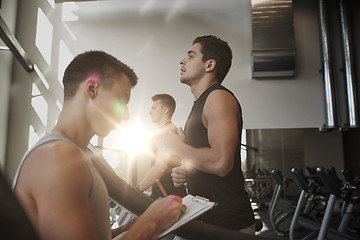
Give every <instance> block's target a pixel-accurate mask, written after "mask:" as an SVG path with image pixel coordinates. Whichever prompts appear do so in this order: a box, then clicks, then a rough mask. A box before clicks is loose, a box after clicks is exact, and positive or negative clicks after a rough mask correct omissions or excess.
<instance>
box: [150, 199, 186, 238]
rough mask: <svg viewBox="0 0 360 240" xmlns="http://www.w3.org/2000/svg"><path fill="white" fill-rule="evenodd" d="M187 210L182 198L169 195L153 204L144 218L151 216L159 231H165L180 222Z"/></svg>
mask: <svg viewBox="0 0 360 240" xmlns="http://www.w3.org/2000/svg"><path fill="white" fill-rule="evenodd" d="M185 210H186V206H185V205H183V204H182V199H181V197H178V196H175V195H169V196H168V197H166V198H163V199H160V200H157V201H155V202H154V203H152V204H151V205H150V206H149V207H148V208H147V210H146V211H145V212H144V216H150V219H152V220H153V221H154V222H155V223H156V224H157V226H158V231H164V230H166V229H168V228H169V227H170V226H171V225H173V224H174V223H175V222H177V221H178V220H179V216H180V214H181V213H182V212H184V211H185Z"/></svg>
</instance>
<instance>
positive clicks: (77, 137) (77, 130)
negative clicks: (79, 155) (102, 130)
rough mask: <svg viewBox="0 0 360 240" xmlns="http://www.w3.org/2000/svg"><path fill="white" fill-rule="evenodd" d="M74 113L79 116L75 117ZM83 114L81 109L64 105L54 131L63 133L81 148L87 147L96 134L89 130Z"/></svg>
mask: <svg viewBox="0 0 360 240" xmlns="http://www.w3.org/2000/svg"><path fill="white" fill-rule="evenodd" d="M74 114H77V116H76V117H74ZM82 115H83V114H82V113H81V111H74V110H73V109H72V107H71V106H65V105H64V107H63V110H62V111H61V113H60V116H59V118H58V122H57V124H56V126H55V127H54V129H53V131H57V132H61V133H63V134H64V135H65V136H66V137H67V138H69V139H70V140H71V141H73V142H74V143H75V144H76V145H77V146H79V147H80V148H81V149H86V147H87V145H88V144H89V141H90V139H91V138H92V136H93V135H94V134H93V133H92V132H89V131H88V128H87V122H86V121H83V119H84V118H83V117H82ZM79 119H80V120H79ZM72 120H74V121H72Z"/></svg>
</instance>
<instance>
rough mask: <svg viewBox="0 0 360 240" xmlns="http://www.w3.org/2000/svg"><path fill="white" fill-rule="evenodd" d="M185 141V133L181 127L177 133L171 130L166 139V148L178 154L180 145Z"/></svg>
mask: <svg viewBox="0 0 360 240" xmlns="http://www.w3.org/2000/svg"><path fill="white" fill-rule="evenodd" d="M183 143H185V135H184V132H183V130H182V128H181V127H179V128H178V131H177V134H176V133H174V132H170V133H169V134H168V135H167V136H166V139H165V148H166V149H167V150H168V151H169V152H171V153H172V154H175V155H177V149H178V147H179V145H181V144H183Z"/></svg>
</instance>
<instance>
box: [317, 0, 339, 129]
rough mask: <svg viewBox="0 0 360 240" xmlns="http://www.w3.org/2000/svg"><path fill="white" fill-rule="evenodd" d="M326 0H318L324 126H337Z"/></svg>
mask: <svg viewBox="0 0 360 240" xmlns="http://www.w3.org/2000/svg"><path fill="white" fill-rule="evenodd" d="M326 2H327V1H325V0H318V11H319V12H318V15H319V32H320V40H321V55H322V56H321V57H322V59H321V60H322V65H323V66H322V68H323V69H322V72H323V78H324V85H325V86H324V87H325V104H326V124H325V125H326V126H325V127H326V128H336V127H338V117H337V116H338V114H337V107H336V95H335V82H334V81H335V80H334V72H333V71H334V70H333V63H332V62H333V59H332V53H331V45H330V34H329V25H328V16H327V3H326Z"/></svg>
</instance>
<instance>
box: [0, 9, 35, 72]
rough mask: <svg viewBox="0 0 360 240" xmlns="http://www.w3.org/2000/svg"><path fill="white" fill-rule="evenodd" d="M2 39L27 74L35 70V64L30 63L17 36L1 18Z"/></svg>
mask: <svg viewBox="0 0 360 240" xmlns="http://www.w3.org/2000/svg"><path fill="white" fill-rule="evenodd" d="M0 38H1V39H2V40H3V42H4V43H5V44H6V45H7V46H8V47H9V49H10V51H11V52H12V53H13V54H14V56H15V57H16V59H17V60H18V61H19V62H20V64H21V65H22V66H23V67H24V68H25V70H26V71H27V72H31V71H33V70H34V66H33V64H32V63H31V62H30V60H29V58H28V56H27V55H26V53H25V51H24V49H23V48H22V47H21V45H20V44H19V42H18V41H17V40H16V38H15V36H14V35H13V34H12V32H11V31H10V29H9V28H8V26H7V25H6V23H5V21H4V20H3V18H2V17H1V16H0Z"/></svg>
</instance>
